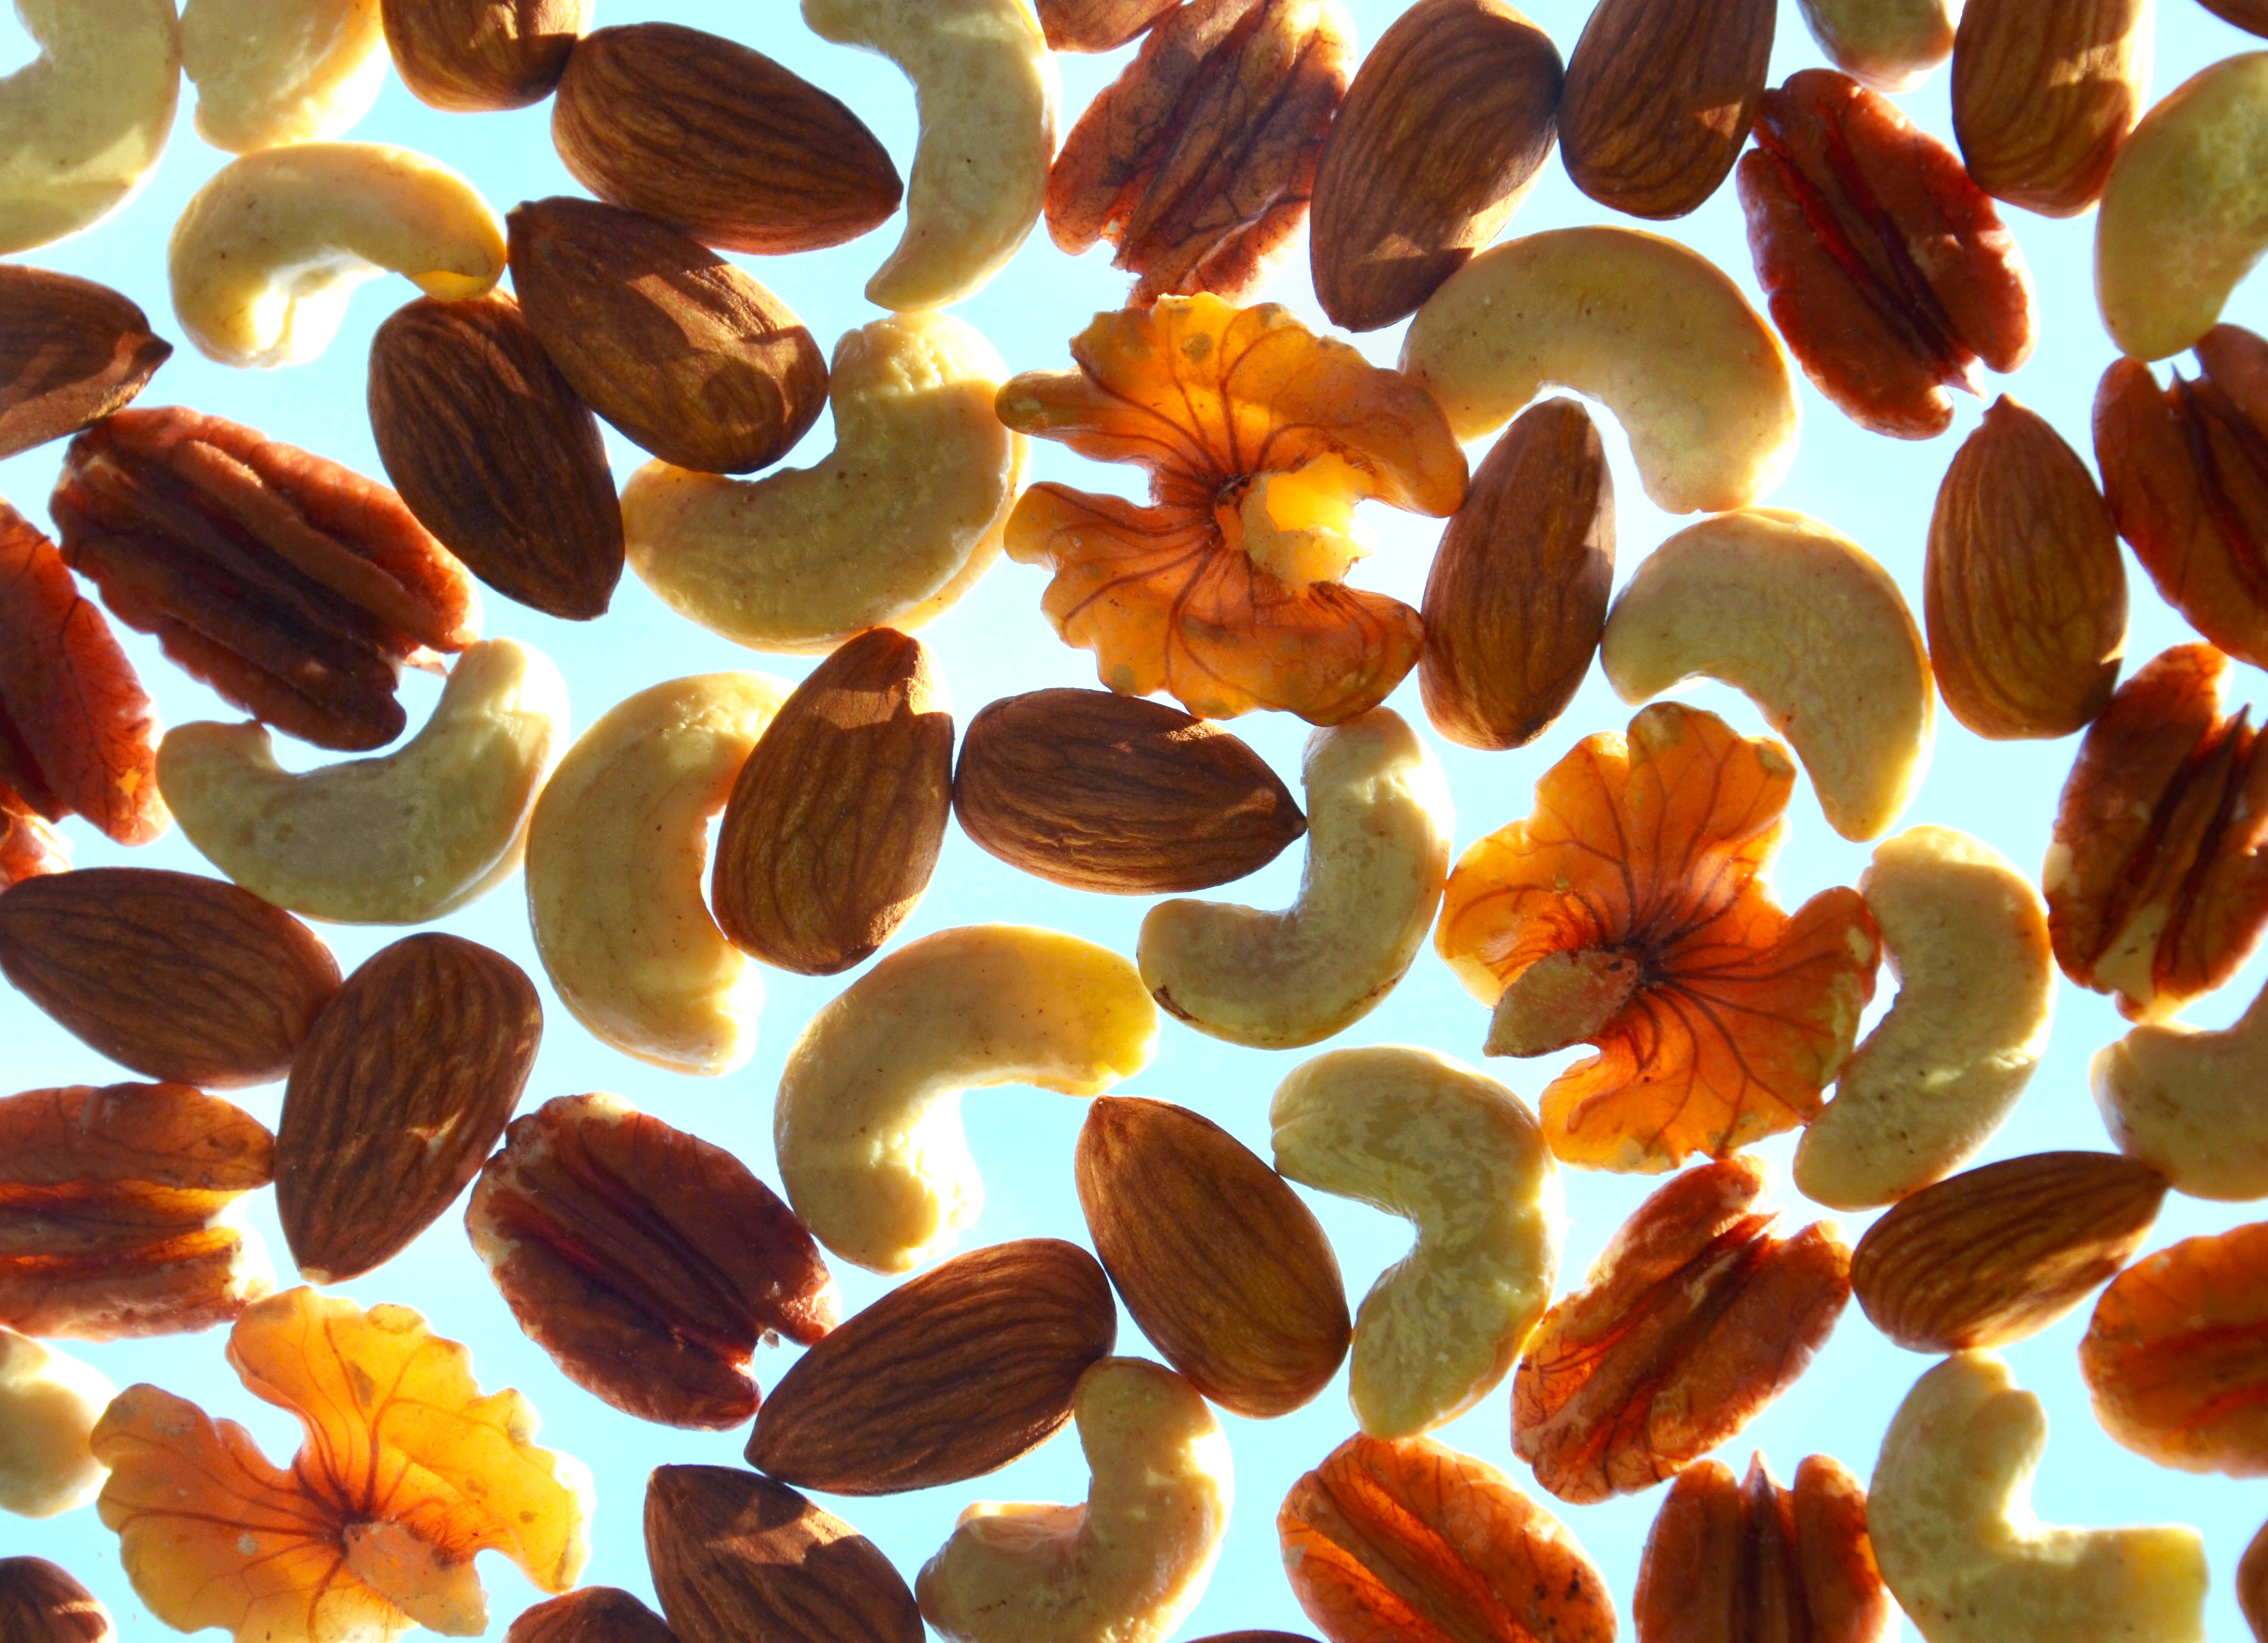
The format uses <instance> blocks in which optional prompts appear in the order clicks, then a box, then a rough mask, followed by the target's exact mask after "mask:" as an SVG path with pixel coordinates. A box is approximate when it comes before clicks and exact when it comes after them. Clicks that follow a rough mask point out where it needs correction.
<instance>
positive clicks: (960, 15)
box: [803, 0, 1057, 309]
mask: <svg viewBox="0 0 2268 1643" xmlns="http://www.w3.org/2000/svg"><path fill="white" fill-rule="evenodd" d="M803 20H804V21H805V22H806V23H807V24H809V25H810V26H811V29H812V32H813V33H815V34H817V35H819V36H820V38H821V39H822V40H831V41H835V42H836V44H838V45H843V46H865V47H867V48H870V49H872V50H874V51H879V52H880V53H881V54H882V55H884V56H886V57H887V58H889V59H890V61H891V62H893V63H896V64H897V65H898V67H899V68H900V69H902V70H904V72H905V76H906V77H907V78H908V79H909V80H911V81H912V82H913V83H914V104H915V107H916V108H917V109H918V110H919V112H920V115H921V137H920V141H919V143H918V144H917V146H916V148H915V150H914V169H913V180H912V181H911V182H910V183H909V185H908V186H907V188H906V232H905V237H904V238H903V239H901V240H900V241H899V243H898V248H897V249H896V250H895V251H893V252H892V253H891V254H890V258H889V261H888V262H885V263H883V264H882V266H881V267H880V269H877V270H875V273H874V277H873V278H872V279H870V280H868V281H867V282H866V300H867V301H869V302H871V303H873V304H875V305H877V306H880V307H884V308H898V309H911V308H942V307H944V306H946V305H947V304H950V303H956V302H959V301H960V300H961V298H963V297H968V296H973V295H975V294H976V292H977V291H980V290H982V289H983V286H984V284H985V283H986V282H987V281H989V280H990V278H991V277H992V276H994V275H995V274H998V272H999V271H1000V269H1002V268H1003V267H1004V266H1005V264H1006V262H1007V261H1008V259H1009V258H1010V257H1012V256H1013V255H1015V254H1016V247H1019V246H1020V245H1022V244H1023V243H1024V236H1026V235H1027V234H1028V233H1030V232H1032V225H1033V224H1035V223H1036V222H1038V221H1039V220H1040V208H1041V206H1042V204H1044V203H1046V200H1047V194H1048V166H1049V161H1051V160H1052V159H1053V158H1055V151H1056V97H1057V86H1056V65H1055V59H1054V58H1053V57H1052V56H1051V55H1049V52H1048V42H1047V39H1046V37H1045V36H1044V35H1042V33H1040V19H1039V18H1038V16H1037V14H1035V12H1034V11H1033V10H1032V5H1031V0H803Z"/></svg>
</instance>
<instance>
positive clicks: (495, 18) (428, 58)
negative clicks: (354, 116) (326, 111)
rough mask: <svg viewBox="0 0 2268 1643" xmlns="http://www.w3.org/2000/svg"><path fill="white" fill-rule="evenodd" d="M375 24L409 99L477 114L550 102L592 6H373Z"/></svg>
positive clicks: (470, 0)
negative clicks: (379, 26) (376, 15)
mask: <svg viewBox="0 0 2268 1643" xmlns="http://www.w3.org/2000/svg"><path fill="white" fill-rule="evenodd" d="M379 21H380V22H381V23H382V24H383V25H384V26H385V28H386V45H387V50H389V51H391V52H392V53H393V54H394V68H395V70H398V71H399V72H400V74H401V83H402V84H403V85H406V86H408V87H409V92H410V95H412V96H413V97H415V98H416V99H417V100H418V101H420V102H422V103H425V104H428V105H430V106H431V107H435V108H441V109H446V110H447V111H449V112H450V113H452V114H477V113H483V112H487V111H490V110H495V109H503V108H525V107H527V106H528V105H529V104H530V103H540V102H541V101H542V100H543V99H545V98H547V97H549V96H550V95H551V92H552V88H553V87H554V86H556V85H558V84H559V77H560V76H561V75H563V74H564V73H566V72H567V56H568V54H569V53H570V52H571V51H573V50H574V48H575V41H577V39H578V38H579V37H580V36H581V34H582V33H583V31H584V30H585V29H587V28H589V27H590V26H591V0H379Z"/></svg>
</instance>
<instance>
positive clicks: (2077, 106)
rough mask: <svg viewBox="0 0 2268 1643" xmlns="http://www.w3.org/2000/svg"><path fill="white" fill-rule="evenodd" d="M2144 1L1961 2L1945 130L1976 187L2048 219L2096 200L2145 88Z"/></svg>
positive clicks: (2147, 29)
mask: <svg viewBox="0 0 2268 1643" xmlns="http://www.w3.org/2000/svg"><path fill="white" fill-rule="evenodd" d="M2150 12H2151V7H2150V5H2149V4H2148V0H2086V3H2085V4H2074V5H2067V6H2055V7H2042V6H2035V5H2028V4H2024V0H2013V3H2012V0H1976V4H1973V5H1970V4H1964V5H1963V6H1962V12H1961V26H1960V29H1959V30H1958V32H1957V33H1955V35H1954V40H1953V134H1954V136H1955V139H1956V140H1957V141H1958V142H1959V143H1960V144H1961V158H1962V160H1963V162H1965V163H1966V165H1967V166H1968V167H1969V174H1970V177H1971V178H1972V179H1974V180H1975V181H1976V183H1977V187H1978V188H1982V189H1984V190H1985V193H1987V194H1989V195H1992V196H1993V197H1994V198H1995V199H2000V200H2006V201H2007V202H2008V203H2010V204H2012V205H2021V206H2023V207H2024V208H2025V209H2026V210H2034V211H2038V212H2041V213H2042V214H2043V215H2045V216H2049V217H2073V216H2076V215H2077V214H2078V213H2079V212H2080V211H2083V210H2086V209H2087V208H2088V206H2090V205H2092V204H2094V203H2095V199H2096V197H2097V196H2098V195H2101V194H2102V182H2103V179H2104V178H2106V177H2107V176H2109V175H2110V164H2111V162H2112V161H2113V160H2114V159H2116V158H2117V157H2118V151H2119V149H2120V148H2121V147H2122V146H2123V145H2124V143H2125V141H2126V134H2127V133H2128V132H2129V131H2131V130H2132V129H2133V128H2134V122H2135V120H2136V118H2137V117H2138V116H2139V114H2141V112H2142V105H2143V101H2144V99H2145V95H2146V93H2147V91H2148V89H2149V76H2150V38H2151V33H2152V30H2153V26H2154V25H2153V22H2152V18H2151V15H2150Z"/></svg>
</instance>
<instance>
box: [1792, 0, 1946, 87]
mask: <svg viewBox="0 0 2268 1643" xmlns="http://www.w3.org/2000/svg"><path fill="white" fill-rule="evenodd" d="M1800 5H1801V8H1802V11H1803V20H1804V21H1805V22H1806V23H1808V24H1809V25H1810V26H1811V37H1812V38H1813V39H1814V40H1816V41H1818V42H1819V48H1820V50H1822V51H1823V52H1825V53H1826V54H1827V60H1828V61H1829V62H1830V63H1833V64H1834V65H1835V66H1836V67H1837V68H1838V69H1840V70H1843V72H1844V73H1845V74H1847V75H1849V76H1850V77H1852V79H1855V80H1863V81H1865V82H1866V83H1867V85H1871V86H1873V87H1874V89H1875V90H1877V91H1882V92H1903V91H1907V90H1910V89H1911V88H1912V87H1914V86H1916V85H1920V84H1921V82H1922V79H1923V77H1925V76H1926V75H1927V74H1928V73H1929V71H1930V70H1932V69H1933V68H1935V67H1937V65H1938V64H1939V63H1943V62H1944V61H1945V60H1946V58H1948V56H1950V55H1953V11H1952V9H1951V8H1950V7H1948V5H1947V4H1946V0H1800Z"/></svg>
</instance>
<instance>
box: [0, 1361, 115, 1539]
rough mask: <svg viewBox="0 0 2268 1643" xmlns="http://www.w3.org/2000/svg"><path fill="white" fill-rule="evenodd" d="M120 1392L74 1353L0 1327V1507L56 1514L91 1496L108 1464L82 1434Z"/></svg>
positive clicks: (27, 1514)
mask: <svg viewBox="0 0 2268 1643" xmlns="http://www.w3.org/2000/svg"><path fill="white" fill-rule="evenodd" d="M116 1396H118V1389H117V1388H116V1387H114V1386H113V1385H111V1384H110V1382H109V1381H107V1380H106V1379H105V1378H104V1377H103V1376H102V1375H101V1374H98V1373H97V1372H96V1371H94V1370H92V1369H91V1368H89V1367H87V1366H86V1365H85V1364H83V1363H81V1362H79V1361H78V1359H76V1358H66V1357H64V1356H63V1354H62V1353H60V1352H50V1351H48V1348H46V1347H45V1346H43V1345H40V1343H39V1342H37V1341H35V1340H33V1339H32V1338H31V1337H29V1336H27V1335H18V1334H17V1333H16V1331H15V1330H0V1512H13V1513H16V1514H18V1515H20V1516H23V1517H54V1516H55V1515H56V1514H58V1513H63V1512H70V1511H75V1510H77V1508H78V1507H83V1506H85V1504H86V1503H87V1502H88V1501H90V1500H92V1499H94V1497H95V1494H96V1492H97V1491H99V1490H100V1489H101V1487H102V1480H103V1479H104V1478H106V1477H108V1476H109V1475H110V1469H109V1468H108V1467H107V1466H105V1465H104V1464H103V1463H102V1462H100V1461H98V1460H96V1459H95V1458H94V1454H93V1451H92V1450H91V1449H89V1448H87V1437H88V1434H89V1433H92V1432H93V1430H94V1423H95V1422H96V1421H98V1420H99V1419H101V1418H102V1411H104V1410H105V1409H106V1408H107V1407H108V1406H109V1404H110V1400H111V1399H112V1398H114V1397H116Z"/></svg>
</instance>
